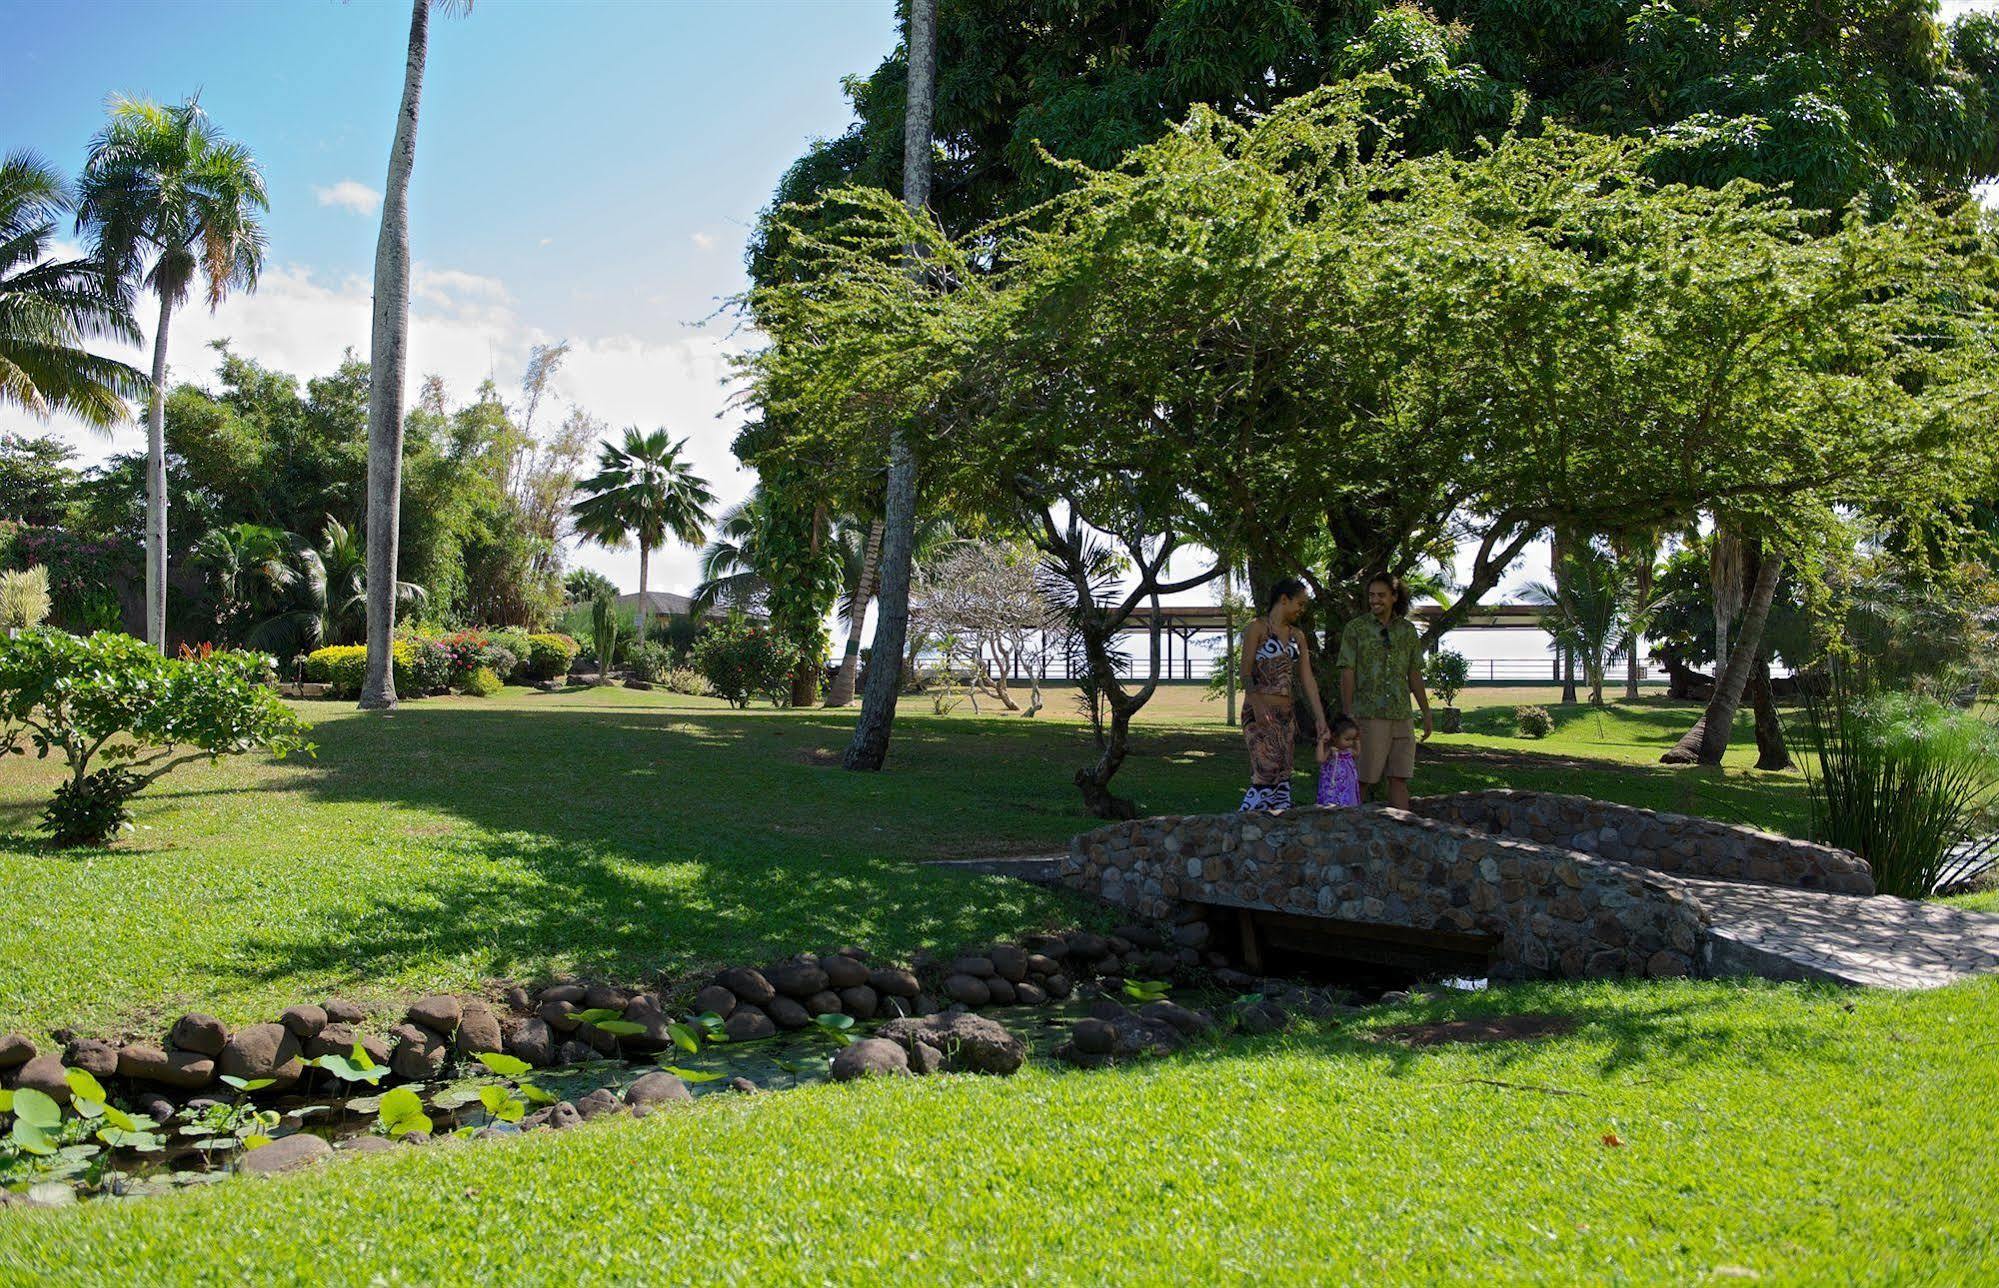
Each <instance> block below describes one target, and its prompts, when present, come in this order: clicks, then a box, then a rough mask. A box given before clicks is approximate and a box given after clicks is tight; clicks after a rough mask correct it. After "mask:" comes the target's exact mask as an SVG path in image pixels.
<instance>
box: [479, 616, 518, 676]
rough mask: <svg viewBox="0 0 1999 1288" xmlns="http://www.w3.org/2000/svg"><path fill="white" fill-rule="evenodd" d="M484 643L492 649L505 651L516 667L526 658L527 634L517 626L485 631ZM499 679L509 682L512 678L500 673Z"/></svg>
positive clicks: (495, 668)
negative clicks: (510, 656)
mask: <svg viewBox="0 0 1999 1288" xmlns="http://www.w3.org/2000/svg"><path fill="white" fill-rule="evenodd" d="M486 642H487V643H488V644H491V645H492V646H493V647H494V648H501V649H505V650H506V651H507V652H508V653H509V654H510V655H512V657H513V659H514V664H515V666H516V667H518V666H519V665H520V663H521V662H523V661H525V660H526V658H527V655H528V633H527V632H526V631H524V630H522V629H521V628H520V627H518V626H501V627H498V628H496V629H494V630H490V631H487V632H486ZM493 669H494V670H496V671H497V670H499V668H498V667H494V668H493ZM500 678H501V679H502V680H510V679H512V678H514V677H513V676H511V675H509V674H508V673H507V672H505V671H500Z"/></svg>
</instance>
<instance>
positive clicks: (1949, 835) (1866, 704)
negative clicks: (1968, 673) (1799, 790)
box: [1802, 665, 1999, 899]
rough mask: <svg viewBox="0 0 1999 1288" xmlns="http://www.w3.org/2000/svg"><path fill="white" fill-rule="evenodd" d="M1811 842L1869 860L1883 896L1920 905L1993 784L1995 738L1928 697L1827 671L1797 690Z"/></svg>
mask: <svg viewBox="0 0 1999 1288" xmlns="http://www.w3.org/2000/svg"><path fill="white" fill-rule="evenodd" d="M1802 689H1803V694H1804V732H1805V741H1806V745H1807V747H1808V748H1809V750H1810V751H1811V753H1812V755H1811V757H1810V758H1809V759H1808V761H1807V765H1806V773H1805V779H1806V786H1807V789H1808V792H1809V798H1810V802H1811V821H1812V837H1813V839H1815V840H1818V841H1822V842H1824V843H1826V844H1828V845H1837V846H1839V847H1841V848H1842V849H1847V850H1851V851H1853V852H1854V853H1855V854H1858V855H1859V856H1860V857H1861V858H1863V859H1866V860H1867V862H1868V864H1869V865H1870V866H1872V868H1873V869H1874V884H1875V886H1876V888H1878V889H1879V890H1880V891H1881V892H1882V893H1883V894H1894V895H1900V896H1902V897H1903V898H1905V899H1920V898H1923V897H1925V896H1927V895H1929V894H1931V893H1932V892H1934V891H1935V890H1936V888H1937V886H1938V884H1939V883H1940V882H1942V881H1943V880H1945V879H1946V878H1947V877H1949V876H1950V875H1951V874H1952V873H1953V871H1954V870H1955V869H1956V868H1957V866H1958V864H1957V863H1956V862H1954V859H1955V858H1956V857H1957V856H1958V855H1960V854H1961V853H1962V852H1963V850H1964V848H1965V847H1967V846H1968V845H1970V844H1971V843H1972V842H1973V840H1974V832H1975V829H1976V828H1977V826H1978V824H1979V822H1980V820H1981V819H1983V818H1984V817H1986V812H1987V809H1988V807H1989V806H1990V804H1991V801H1992V796H1993V790H1994V784H1995V783H1999V732H1995V730H1994V728H1993V726H1992V724H1991V723H1989V722H1988V721H1986V720H1984V719H1981V718H1980V717H1979V716H1978V715H1976V714H1974V713H1973V712H1970V711H1965V710H1959V709H1956V708H1953V707H1950V706H1947V705H1945V704H1944V703H1942V702H1939V701H1937V700H1936V699H1935V698H1931V697H1927V696H1921V695H1915V694H1908V693H1895V692H1887V691H1883V690H1881V689H1878V688H1876V687H1874V686H1872V685H1870V684H1869V682H1868V680H1867V678H1866V677H1865V676H1864V675H1861V674H1858V673H1856V672H1854V671H1853V670H1851V669H1850V668H1848V667H1846V666H1844V665H1834V666H1833V667H1832V668H1831V669H1830V670H1829V671H1827V673H1826V677H1825V682H1824V683H1823V685H1819V684H1809V685H1805V686H1802Z"/></svg>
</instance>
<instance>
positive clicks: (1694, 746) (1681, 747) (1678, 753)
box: [1659, 554, 1784, 765]
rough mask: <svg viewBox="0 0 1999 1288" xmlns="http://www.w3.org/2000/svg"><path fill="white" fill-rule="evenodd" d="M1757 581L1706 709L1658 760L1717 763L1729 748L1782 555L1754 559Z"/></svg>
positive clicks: (1773, 596)
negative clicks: (1726, 662) (1725, 666)
mask: <svg viewBox="0 0 1999 1288" xmlns="http://www.w3.org/2000/svg"><path fill="white" fill-rule="evenodd" d="M1756 563H1757V567H1756V580H1755V582H1754V583H1753V584H1752V586H1751V589H1750V592H1749V601H1748V603H1747V604H1746V605H1745V606H1744V608H1743V612H1742V620H1741V621H1740V622H1739V623H1737V629H1736V631H1735V647H1734V649H1733V650H1731V651H1730V653H1729V655H1728V667H1727V669H1726V670H1724V671H1722V672H1721V673H1720V674H1719V675H1717V676H1716V677H1715V682H1714V695H1713V696H1712V697H1710V698H1709V699H1708V704H1707V711H1706V712H1705V713H1703V714H1702V716H1701V718H1700V719H1699V720H1698V721H1696V722H1695V723H1694V727H1693V728H1691V729H1689V730H1687V732H1686V733H1685V735H1683V736H1682V737H1681V738H1680V741H1679V742H1678V743H1677V744H1675V745H1674V747H1673V749H1672V750H1671V751H1669V752H1667V753H1666V754H1665V755H1663V756H1661V757H1659V759H1660V760H1661V761H1662V762H1663V763H1665V764H1668V765H1687V764H1693V763H1695V762H1696V761H1698V762H1699V763H1700V764H1703V765H1719V764H1720V763H1721V757H1722V753H1724V752H1726V751H1727V750H1728V736H1729V732H1730V731H1731V730H1732V729H1733V728H1734V726H1735V713H1736V712H1737V711H1738V710H1740V709H1741V707H1742V694H1743V692H1744V690H1745V689H1746V688H1747V687H1748V685H1749V674H1750V672H1751V671H1753V670H1754V669H1755V665H1756V660H1757V655H1758V653H1759V651H1760V650H1761V649H1762V647H1763V626H1764V623H1766V622H1767V621H1769V620H1770V604H1771V602H1772V601H1773V600H1775V599H1776V597H1777V580H1778V578H1779V577H1780V576H1782V575H1783V571H1784V558H1783V556H1782V555H1777V554H1766V555H1764V556H1763V557H1762V558H1761V559H1758V560H1756Z"/></svg>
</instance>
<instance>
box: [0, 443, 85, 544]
mask: <svg viewBox="0 0 1999 1288" xmlns="http://www.w3.org/2000/svg"><path fill="white" fill-rule="evenodd" d="M75 458H76V451H75V449H74V448H72V447H70V445H69V444H68V443H65V442H63V441H62V440H61V439H59V438H56V437H54V436H52V435H43V436H40V437H34V438H31V437H29V436H28V435H26V434H13V433H0V520H6V521H9V522H12V523H20V524H25V525H27V526H28V527H31V528H53V527H55V526H56V525H57V524H59V523H61V522H63V520H64V517H65V516H66V514H67V512H68V509H69V503H70V499H71V498H72V497H73V496H74V495H75V493H76V485H77V472H76V468H75V467H74V466H72V465H71V464H70V462H71V461H72V460H74V459H75Z"/></svg>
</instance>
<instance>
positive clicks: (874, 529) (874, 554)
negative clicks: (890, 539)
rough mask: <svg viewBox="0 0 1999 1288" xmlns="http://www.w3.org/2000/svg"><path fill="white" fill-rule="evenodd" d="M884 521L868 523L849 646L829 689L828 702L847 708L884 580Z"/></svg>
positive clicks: (850, 618)
mask: <svg viewBox="0 0 1999 1288" xmlns="http://www.w3.org/2000/svg"><path fill="white" fill-rule="evenodd" d="M881 554H882V521H881V520H880V519H876V520H875V521H874V522H872V523H870V524H869V525H868V543H867V545H866V546H865V547H863V549H862V552H861V568H860V575H859V576H858V577H857V578H856V579H855V581H854V593H853V594H852V595H851V596H849V602H850V603H851V604H852V605H853V608H852V611H851V613H850V614H849V616H848V618H847V648H846V651H845V652H844V653H843V654H842V655H841V657H840V670H839V672H838V673H837V674H835V675H834V677H833V684H832V687H831V688H829V689H828V690H827V691H826V705H827V706H829V707H844V706H846V705H847V704H849V703H851V702H852V701H853V700H854V677H855V676H856V675H857V674H858V673H859V672H860V668H861V627H862V626H864V625H865V624H866V623H867V620H868V605H869V604H870V603H872V602H873V601H874V597H875V583H876V582H877V581H879V580H880V579H881Z"/></svg>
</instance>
